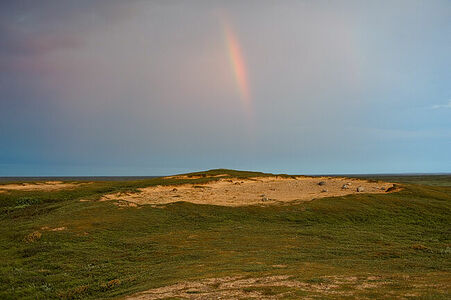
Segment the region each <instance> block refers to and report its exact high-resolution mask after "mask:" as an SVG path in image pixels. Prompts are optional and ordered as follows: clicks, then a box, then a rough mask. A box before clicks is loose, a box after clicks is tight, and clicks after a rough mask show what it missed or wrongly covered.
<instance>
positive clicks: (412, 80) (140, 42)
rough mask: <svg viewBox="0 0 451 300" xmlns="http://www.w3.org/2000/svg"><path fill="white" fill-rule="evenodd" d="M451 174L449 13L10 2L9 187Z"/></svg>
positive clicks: (0, 52)
mask: <svg viewBox="0 0 451 300" xmlns="http://www.w3.org/2000/svg"><path fill="white" fill-rule="evenodd" d="M213 168H230V169H239V170H258V171H264V172H275V173H289V174H348V173H357V174H359V173H360V174H362V173H363V174H369V173H412V172H419V173H429V172H433V173H436V172H451V1H449V0H443V1H438V0H429V1H416V0H406V1H401V0H387V1H361V0H356V1H345V0H343V1H321V0H318V1H301V0H297V1H289V0H285V1H261V0H259V1H250V0H249V1H233V0H232V1H214V0H208V1H207V0H206V1H195V0H193V1H177V0H172V1H134V0H127V1H115V0H105V1H103V0H97V1H87V0H86V1H85V0H77V1H72V0H70V1H68V0H53V1H50V0H41V1H33V0H29V1H24V0H11V1H1V2H0V176H83V175H86V176H100V175H111V176H115V175H119V176H126V175H168V174H175V173H183V172H189V171H198V170H206V169H213Z"/></svg>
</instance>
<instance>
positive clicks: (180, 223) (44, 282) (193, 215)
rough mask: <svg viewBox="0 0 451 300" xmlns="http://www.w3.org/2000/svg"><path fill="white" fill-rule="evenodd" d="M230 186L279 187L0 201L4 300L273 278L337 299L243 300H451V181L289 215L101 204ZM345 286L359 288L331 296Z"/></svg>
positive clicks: (113, 185) (133, 185)
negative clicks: (398, 299) (135, 196)
mask: <svg viewBox="0 0 451 300" xmlns="http://www.w3.org/2000/svg"><path fill="white" fill-rule="evenodd" d="M202 174H205V176H203V175H202ZM221 174H227V176H230V177H241V178H245V177H253V176H269V175H270V174H263V173H258V172H245V171H234V170H224V169H218V170H210V171H206V172H195V173H190V174H184V175H186V176H200V178H198V179H191V180H190V179H178V178H170V179H164V178H152V179H140V180H134V181H116V182H112V181H105V182H94V183H91V184H87V185H80V186H79V187H76V188H72V189H63V190H54V191H9V192H0V298H1V299H36V298H40V299H44V298H45V299H47V298H50V299H51V298H55V299H97V298H117V297H123V296H125V295H129V294H132V293H135V292H138V291H143V290H146V289H150V288H156V287H161V286H166V285H170V284H174V283H177V282H183V281H191V280H200V279H205V278H213V277H225V276H244V277H262V276H273V275H288V276H291V278H294V279H296V280H298V281H300V282H303V283H305V284H306V285H310V286H323V287H328V289H322V290H321V289H312V290H305V289H301V288H296V287H277V286H266V287H256V286H250V287H247V288H246V291H249V293H251V292H252V293H253V292H256V293H257V292H258V293H260V294H261V295H263V296H277V295H284V297H285V298H288V299H290V298H291V299H298V298H300V297H301V298H302V297H307V296H309V297H319V298H337V299H338V298H341V297H340V295H341V296H343V295H348V296H347V297H348V298H350V299H353V298H356V299H361V298H365V297H366V298H382V297H388V298H396V297H402V298H412V299H447V298H449V291H450V289H451V286H450V283H449V278H450V276H451V260H450V255H451V240H450V236H451V225H450V224H451V178H450V177H446V176H445V177H440V178H437V177H434V176H431V177H429V176H420V177H415V178H412V177H410V176H409V177H402V176H400V177H397V178H396V179H393V177H390V181H392V182H399V183H402V186H403V189H402V190H401V191H399V192H395V193H389V194H377V195H376V194H359V195H350V196H346V197H335V198H323V199H318V200H314V201H310V202H304V203H298V204H296V205H289V206H270V207H263V206H248V207H221V206H213V205H195V204H191V203H186V202H178V203H174V204H169V205H166V206H162V207H151V206H148V205H143V206H139V207H130V208H118V207H117V206H116V205H114V204H113V203H112V202H111V201H106V202H99V201H96V200H97V199H99V198H100V197H101V196H102V195H103V194H105V193H112V192H118V191H124V192H126V191H133V190H136V189H138V188H140V187H146V186H149V185H164V184H180V183H185V182H193V181H194V182H196V183H202V182H206V181H209V180H218V179H217V177H210V176H215V175H221ZM281 176H289V175H281ZM378 179H379V178H378ZM82 199H88V200H91V201H87V202H81V201H80V200H82ZM339 277H340V278H341V277H346V278H355V280H354V279H352V280H353V281H352V282H351V281H349V282H350V283H348V284H344V285H337V284H334V280H335V279H336V278H339ZM334 278H335V279H334ZM331 289H332V291H334V292H336V293H335V294H334V293H328V292H327V291H330V290H331ZM193 293H196V292H195V291H194V292H193ZM340 293H341V294H340ZM406 295H410V296H406ZM281 297H282V296H281Z"/></svg>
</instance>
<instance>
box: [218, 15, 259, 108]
mask: <svg viewBox="0 0 451 300" xmlns="http://www.w3.org/2000/svg"><path fill="white" fill-rule="evenodd" d="M223 28H224V35H225V40H226V44H227V50H228V54H229V60H230V64H231V66H232V68H233V73H234V75H235V80H236V83H237V85H238V89H239V92H240V97H241V100H242V101H243V105H244V106H245V109H246V111H248V112H251V106H252V103H251V93H250V88H249V81H248V77H247V70H246V64H245V63H244V58H243V54H242V51H241V47H240V44H239V42H238V39H237V37H236V35H235V34H234V32H233V30H232V28H231V26H230V25H229V23H227V22H223Z"/></svg>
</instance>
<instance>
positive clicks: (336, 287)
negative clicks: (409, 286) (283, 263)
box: [124, 275, 388, 300]
mask: <svg viewBox="0 0 451 300" xmlns="http://www.w3.org/2000/svg"><path fill="white" fill-rule="evenodd" d="M321 279H322V280H321V282H318V283H315V282H303V281H300V280H296V279H292V278H291V277H290V276H287V275H277V276H267V277H256V278H245V277H240V276H236V277H223V278H208V279H203V280H198V281H187V282H181V283H177V284H173V285H169V286H165V287H160V288H155V289H151V290H148V291H145V292H141V293H137V294H134V295H131V296H128V297H126V298H124V299H125V300H152V299H166V298H182V299H242V298H244V299H280V298H281V297H283V296H288V297H289V296H291V297H293V296H295V295H296V294H295V292H296V290H300V291H303V292H309V293H312V296H325V295H334V296H338V297H340V296H341V297H343V296H352V295H354V293H355V292H356V290H358V289H357V288H358V287H360V289H370V290H371V289H377V288H379V287H381V286H383V285H385V284H387V283H388V282H386V281H380V282H377V283H372V285H371V286H369V285H368V282H369V281H370V280H368V278H360V279H359V280H357V278H352V277H351V278H348V277H345V276H342V277H324V278H321ZM367 285H368V286H367ZM349 286H352V287H353V288H354V290H351V289H349ZM363 286H364V287H363ZM277 287H279V288H280V287H285V288H289V289H279V290H278V291H279V292H277V289H276V290H275V292H274V293H268V292H267V291H266V290H265V288H277ZM344 287H347V288H346V289H344Z"/></svg>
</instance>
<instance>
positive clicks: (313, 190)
mask: <svg viewBox="0 0 451 300" xmlns="http://www.w3.org/2000/svg"><path fill="white" fill-rule="evenodd" d="M320 182H322V183H323V185H320V184H319V183H320ZM344 185H346V186H347V187H345V188H344V187H343V186H344ZM392 186H393V184H391V183H387V182H368V181H366V180H361V179H349V178H339V177H291V178H285V177H277V176H273V177H255V178H249V179H238V178H232V179H230V178H221V179H219V180H217V181H212V182H209V183H206V184H183V185H177V186H174V185H167V186H152V187H146V188H141V189H139V192H137V193H114V194H107V195H104V196H103V198H102V200H104V201H105V200H122V201H127V202H129V203H132V204H138V205H141V204H167V203H172V202H177V201H187V202H192V203H196V204H213V205H222V206H244V205H255V204H275V203H284V202H290V201H295V200H300V201H308V200H312V199H316V198H323V197H332V196H344V195H349V194H354V193H385V192H386V190H387V189H388V188H390V187H392ZM357 190H359V192H358V191H357Z"/></svg>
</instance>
